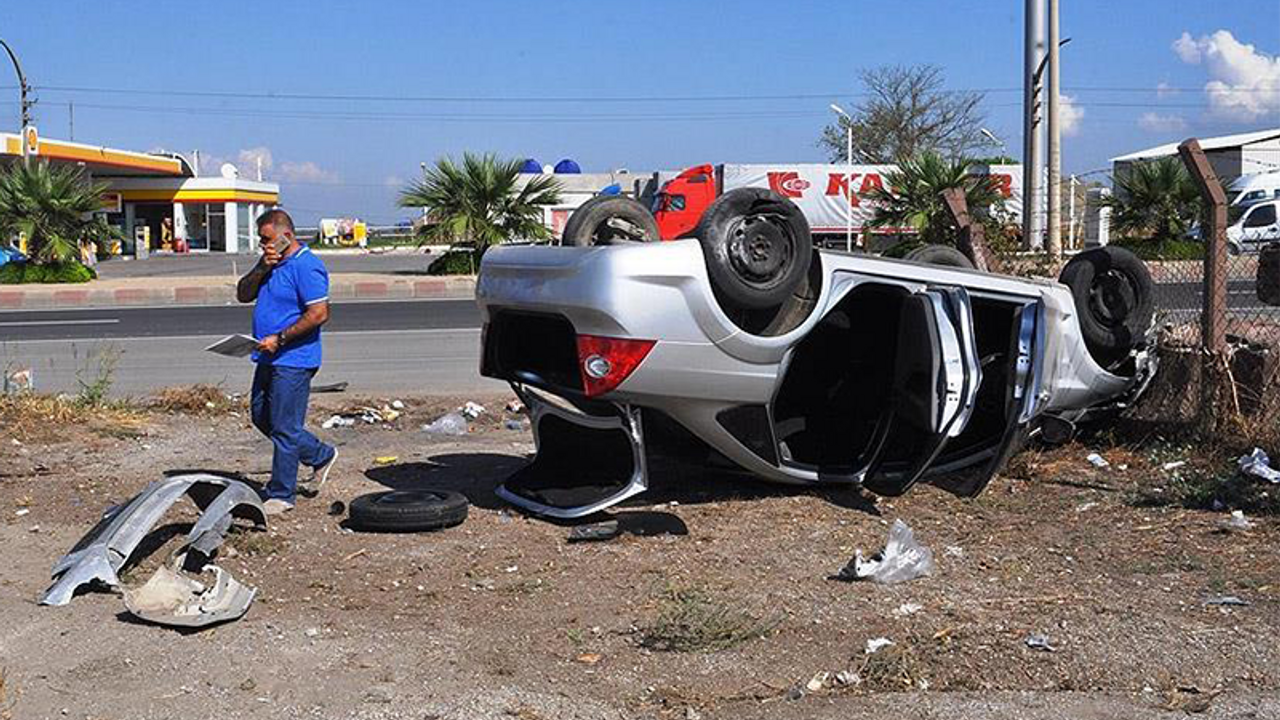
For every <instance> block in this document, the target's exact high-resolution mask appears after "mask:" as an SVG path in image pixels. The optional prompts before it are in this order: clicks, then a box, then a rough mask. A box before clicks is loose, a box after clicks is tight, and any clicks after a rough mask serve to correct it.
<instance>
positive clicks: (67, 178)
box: [0, 161, 106, 265]
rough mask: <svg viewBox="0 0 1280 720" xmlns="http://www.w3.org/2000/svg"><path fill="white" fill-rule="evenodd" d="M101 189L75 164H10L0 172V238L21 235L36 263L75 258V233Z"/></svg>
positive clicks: (77, 238)
mask: <svg viewBox="0 0 1280 720" xmlns="http://www.w3.org/2000/svg"><path fill="white" fill-rule="evenodd" d="M105 189H106V186H105V185H103V184H101V183H93V182H90V181H88V179H87V178H86V177H85V176H84V172H83V171H82V170H81V169H80V168H78V167H74V166H59V167H51V166H50V165H49V164H48V162H45V161H41V162H33V163H30V164H25V163H14V164H13V165H11V166H10V167H9V168H8V169H7V170H4V171H2V172H0V237H13V236H16V235H19V234H21V235H25V236H26V238H27V250H28V253H27V254H28V255H30V256H31V258H32V260H33V261H34V262H36V263H37V264H42V265H55V264H61V263H74V262H78V261H79V258H80V246H79V242H80V238H81V237H82V235H83V234H84V232H85V230H86V228H87V226H88V225H89V224H90V222H91V221H92V219H91V217H90V215H91V214H92V213H93V212H94V211H96V210H100V209H101V208H102V193H103V192H104V191H105Z"/></svg>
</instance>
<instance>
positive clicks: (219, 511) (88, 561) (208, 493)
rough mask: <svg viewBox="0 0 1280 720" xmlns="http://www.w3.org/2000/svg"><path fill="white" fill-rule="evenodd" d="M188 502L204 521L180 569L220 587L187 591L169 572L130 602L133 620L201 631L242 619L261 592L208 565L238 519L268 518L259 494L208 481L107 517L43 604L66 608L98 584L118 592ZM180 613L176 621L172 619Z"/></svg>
mask: <svg viewBox="0 0 1280 720" xmlns="http://www.w3.org/2000/svg"><path fill="white" fill-rule="evenodd" d="M184 496H186V497H190V498H191V500H192V502H194V503H195V505H196V507H198V508H199V509H200V511H201V513H200V516H199V518H197V520H196V522H195V523H194V524H193V525H192V527H191V530H190V531H188V532H187V535H186V538H185V540H184V541H183V543H182V545H181V547H180V548H179V549H178V551H177V552H176V553H175V566H176V567H177V568H182V567H183V566H184V565H186V566H190V565H193V564H194V565H196V568H195V569H196V570H199V569H211V570H212V571H213V572H214V574H215V580H214V583H213V586H212V587H211V588H206V587H205V586H204V584H203V583H198V582H195V581H188V582H187V583H186V584H185V586H184V585H183V582H182V581H181V580H179V579H176V578H173V577H169V575H176V574H177V573H176V571H175V570H171V569H169V568H166V567H162V568H161V569H160V570H159V571H157V573H156V575H155V576H153V577H152V578H151V579H150V580H149V581H148V583H147V585H144V586H143V588H139V589H138V590H134V591H131V592H132V593H133V596H132V598H131V599H127V600H126V602H127V603H129V602H132V603H133V607H130V610H131V611H133V612H134V614H136V615H138V616H139V617H143V618H144V619H148V620H152V621H154V622H161V623H162V624H172V625H186V626H190V627H198V626H201V625H207V624H211V623H213V622H222V621H224V620H229V619H234V618H235V617H239V616H240V615H243V614H244V611H245V610H246V609H248V605H249V603H250V602H252V600H253V596H254V593H255V591H254V590H253V589H252V588H246V587H245V586H243V585H241V584H240V583H238V582H236V581H235V580H234V579H233V578H231V577H230V576H229V575H227V574H226V572H225V571H223V570H222V569H221V568H217V567H216V566H212V565H208V566H206V565H205V561H206V560H207V559H208V558H210V557H211V556H212V555H213V553H214V551H215V550H216V549H217V548H218V547H219V546H220V545H222V542H223V540H224V539H225V537H226V533H227V531H228V530H229V529H230V528H231V521H232V519H233V518H242V519H247V520H251V521H252V522H253V523H254V524H255V525H257V526H258V527H266V524H267V516H266V512H265V511H264V510H263V507H262V501H261V500H260V499H259V498H258V494H257V493H256V492H254V491H253V489H251V488H250V487H249V486H248V485H245V484H244V483H242V482H240V481H238V480H233V479H231V478H227V477H222V476H219V475H212V474H208V473H187V474H181V475H172V476H169V477H166V478H164V479H163V480H157V481H155V482H153V483H151V484H149V485H147V487H145V488H143V490H142V492H140V493H138V494H137V495H135V496H134V497H133V498H132V499H131V500H129V501H128V502H126V503H124V504H122V505H116V506H114V507H112V508H110V509H108V510H107V511H106V513H105V514H103V516H102V519H101V520H100V521H99V522H98V524H97V525H95V526H94V527H93V529H91V530H90V531H89V532H88V533H87V534H86V535H85V536H84V537H83V538H81V539H80V541H79V542H77V543H76V544H75V546H74V547H73V548H71V551H70V552H68V553H67V554H66V555H65V556H63V558H62V559H61V560H59V561H58V562H57V563H56V564H55V565H54V566H53V584H52V585H50V586H49V589H48V590H46V591H45V593H44V595H43V596H42V597H41V598H40V603H41V604H42V605H66V604H67V603H68V602H70V601H71V598H72V597H73V596H74V595H75V593H76V591H77V590H78V589H80V588H81V587H84V586H86V585H90V584H95V583H96V584H99V585H103V586H106V587H109V588H119V587H120V577H119V574H118V573H119V572H120V569H121V568H122V567H124V565H125V564H126V563H127V562H129V560H130V558H131V556H132V555H133V552H134V550H136V549H137V547H138V545H139V543H141V542H142V540H143V538H145V537H146V536H147V535H148V534H149V533H150V532H151V530H152V529H153V528H154V527H155V525H156V523H158V522H159V521H160V518H161V517H163V516H164V514H165V513H166V512H167V511H168V510H169V508H170V507H172V506H173V504H174V503H176V502H177V501H178V500H179V499H181V498H182V497H184ZM192 556H194V557H192ZM162 586H163V587H162ZM179 587H185V589H186V592H187V594H188V595H189V596H190V597H189V598H188V599H187V600H186V601H182V602H176V601H174V599H175V598H177V599H179V600H180V599H181V598H182V597H183V593H182V592H179V591H178V588H179ZM127 597H128V596H127ZM157 598H162V599H160V600H157ZM192 603H194V605H193V604H192ZM134 607H137V608H138V610H137V611H135V610H134ZM164 608H168V609H169V610H170V611H171V612H170V613H169V616H170V617H169V619H170V620H171V621H170V622H165V621H164V620H165V617H166V615H165V612H164ZM175 612H176V613H177V616H176V617H173V613H175Z"/></svg>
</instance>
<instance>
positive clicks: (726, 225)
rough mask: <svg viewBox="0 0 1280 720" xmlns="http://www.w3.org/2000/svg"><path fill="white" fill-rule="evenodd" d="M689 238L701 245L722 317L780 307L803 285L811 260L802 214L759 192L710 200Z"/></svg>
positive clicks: (734, 193)
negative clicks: (722, 306) (744, 311)
mask: <svg viewBox="0 0 1280 720" xmlns="http://www.w3.org/2000/svg"><path fill="white" fill-rule="evenodd" d="M690 235H691V236H692V237H696V238H698V240H699V242H701V243H702V250H703V254H704V255H705V256H706V261H707V273H708V274H709V275H710V276H711V286H712V288H713V289H714V290H715V292H716V296H717V297H718V298H719V300H720V302H721V303H722V304H724V305H725V306H726V307H725V310H726V311H735V310H760V309H764V308H772V307H777V306H778V305H781V304H782V303H783V302H784V301H786V300H787V298H789V297H791V294H792V293H793V292H794V291H795V290H796V288H798V287H799V286H800V284H801V283H803V282H804V280H805V275H806V274H807V273H808V272H809V263H810V262H811V261H812V260H813V238H812V237H811V236H810V234H809V223H808V221H806V220H805V218H804V213H802V212H800V208H799V207H797V206H796V204H795V203H793V202H791V201H790V200H788V199H786V198H784V197H782V196H781V195H778V194H777V193H774V192H771V191H769V190H765V189H763V188H738V189H737V190H730V191H729V192H727V193H725V194H723V195H721V196H720V197H719V198H716V201H715V202H713V203H711V207H709V208H707V211H706V212H705V213H704V214H703V215H702V219H701V220H700V221H698V226H697V227H696V228H694V229H693V232H692V233H690Z"/></svg>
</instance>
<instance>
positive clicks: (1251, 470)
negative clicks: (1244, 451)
mask: <svg viewBox="0 0 1280 720" xmlns="http://www.w3.org/2000/svg"><path fill="white" fill-rule="evenodd" d="M1239 462H1240V470H1241V471H1242V472H1244V473H1246V474H1248V475H1253V476H1255V477H1260V478H1262V479H1263V480H1266V481H1267V482H1271V483H1280V470H1276V469H1275V468H1273V467H1271V458H1269V457H1267V453H1266V451H1264V450H1263V449H1262V448H1257V447H1256V448H1254V449H1253V452H1251V453H1249V454H1248V455H1242V456H1240V460H1239Z"/></svg>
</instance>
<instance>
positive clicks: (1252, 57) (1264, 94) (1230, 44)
mask: <svg viewBox="0 0 1280 720" xmlns="http://www.w3.org/2000/svg"><path fill="white" fill-rule="evenodd" d="M1173 51H1174V53H1176V54H1177V55H1178V57H1179V58H1180V59H1181V60H1182V61H1183V62H1184V63H1187V64H1188V65H1201V64H1203V65H1204V66H1205V69H1206V70H1207V71H1208V74H1209V81H1208V82H1206V83H1205V86H1204V90H1205V94H1206V95H1207V96H1208V98H1209V107H1210V108H1212V109H1213V111H1214V112H1215V113H1216V114H1218V115H1220V116H1223V117H1226V118H1231V119H1235V120H1242V121H1250V120H1257V119H1258V118H1261V117H1265V116H1267V115H1272V114H1275V115H1280V57H1274V56H1271V55H1268V54H1267V53H1265V52H1260V51H1259V50H1257V49H1256V48H1255V47H1254V46H1253V45H1250V44H1247V43H1242V42H1240V41H1239V40H1237V39H1236V38H1235V36H1234V35H1232V34H1231V33H1230V32H1228V31H1226V30H1219V31H1217V32H1215V33H1213V34H1212V35H1201V36H1200V37H1199V38H1192V37H1191V34H1190V33H1186V32H1184V33H1182V37H1180V38H1178V39H1177V40H1175V41H1174V42H1173Z"/></svg>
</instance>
